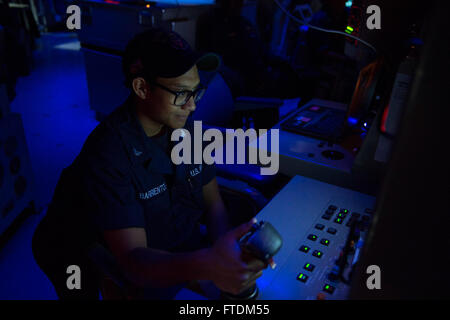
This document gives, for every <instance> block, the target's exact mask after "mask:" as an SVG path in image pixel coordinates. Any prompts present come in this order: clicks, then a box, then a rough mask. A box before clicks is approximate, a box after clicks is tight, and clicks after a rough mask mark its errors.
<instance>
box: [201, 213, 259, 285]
mask: <svg viewBox="0 0 450 320" xmlns="http://www.w3.org/2000/svg"><path fill="white" fill-rule="evenodd" d="M255 222H256V219H253V220H252V221H250V222H247V223H244V224H242V225H240V226H238V227H237V228H235V229H233V230H231V231H229V232H228V233H226V234H225V235H223V236H222V237H221V238H219V239H218V240H217V241H216V243H215V244H214V246H213V247H212V248H211V249H210V250H209V257H208V264H209V266H208V269H209V270H208V271H209V272H208V273H209V276H208V278H209V279H211V280H212V281H213V283H214V284H215V285H216V286H217V287H218V288H219V289H221V290H222V291H225V292H229V293H232V294H239V293H241V292H243V291H244V290H246V289H249V288H250V287H252V286H253V285H254V284H255V282H256V279H257V278H259V277H260V276H261V275H262V270H263V269H265V268H267V264H266V263H264V262H262V261H261V260H258V259H255V258H254V257H251V256H250V255H248V254H245V253H243V252H242V251H241V249H240V247H239V243H238V240H239V239H240V238H241V237H242V236H244V235H245V234H246V233H247V232H249V231H250V229H251V227H252V225H253V224H254V223H255Z"/></svg>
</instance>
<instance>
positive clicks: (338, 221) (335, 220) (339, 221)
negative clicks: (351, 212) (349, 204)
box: [334, 218, 344, 224]
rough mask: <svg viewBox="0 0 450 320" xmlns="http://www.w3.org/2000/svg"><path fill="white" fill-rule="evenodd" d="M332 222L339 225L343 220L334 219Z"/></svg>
mask: <svg viewBox="0 0 450 320" xmlns="http://www.w3.org/2000/svg"><path fill="white" fill-rule="evenodd" d="M334 222H336V223H338V224H341V223H342V222H344V219H343V218H336V219H334Z"/></svg>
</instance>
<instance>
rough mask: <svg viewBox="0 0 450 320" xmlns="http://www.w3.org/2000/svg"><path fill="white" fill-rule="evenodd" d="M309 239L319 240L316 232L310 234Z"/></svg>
mask: <svg viewBox="0 0 450 320" xmlns="http://www.w3.org/2000/svg"><path fill="white" fill-rule="evenodd" d="M308 239H309V240H311V241H316V240H317V236H316V235H315V234H310V235H309V236H308Z"/></svg>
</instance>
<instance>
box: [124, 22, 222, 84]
mask: <svg viewBox="0 0 450 320" xmlns="http://www.w3.org/2000/svg"><path fill="white" fill-rule="evenodd" d="M122 58H123V59H122V67H123V72H124V74H125V77H126V83H127V84H128V85H129V84H130V83H131V81H132V80H133V79H134V78H136V77H138V76H142V77H144V78H147V79H148V78H156V77H163V78H175V77H178V76H181V75H182V74H184V73H186V72H187V71H188V70H189V69H191V68H192V67H193V66H194V65H197V68H198V69H199V70H204V71H210V72H214V71H217V69H218V68H219V67H220V64H221V60H220V57H219V56H218V55H217V54H215V53H201V52H197V51H194V50H193V49H192V48H191V46H190V45H189V43H188V42H187V41H186V40H184V39H183V38H182V37H181V36H180V35H179V34H178V33H176V32H173V31H167V30H164V29H161V28H152V29H148V30H146V31H144V32H142V33H139V34H137V35H136V36H135V37H134V38H133V39H132V40H130V42H129V43H128V45H127V46H126V48H125V52H124V54H123V57H122Z"/></svg>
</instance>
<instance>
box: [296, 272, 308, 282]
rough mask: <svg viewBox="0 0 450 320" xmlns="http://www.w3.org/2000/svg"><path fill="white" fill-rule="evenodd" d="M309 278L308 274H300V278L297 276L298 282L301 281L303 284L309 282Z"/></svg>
mask: <svg viewBox="0 0 450 320" xmlns="http://www.w3.org/2000/svg"><path fill="white" fill-rule="evenodd" d="M308 278H309V277H308V276H307V275H306V274H304V273H300V274H299V275H298V276H297V280H299V281H301V282H306V280H308Z"/></svg>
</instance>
